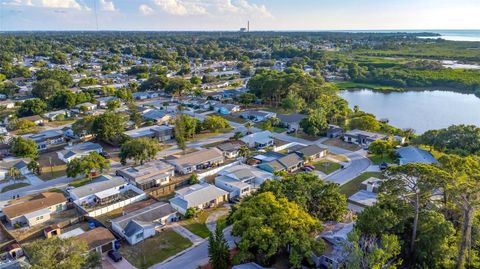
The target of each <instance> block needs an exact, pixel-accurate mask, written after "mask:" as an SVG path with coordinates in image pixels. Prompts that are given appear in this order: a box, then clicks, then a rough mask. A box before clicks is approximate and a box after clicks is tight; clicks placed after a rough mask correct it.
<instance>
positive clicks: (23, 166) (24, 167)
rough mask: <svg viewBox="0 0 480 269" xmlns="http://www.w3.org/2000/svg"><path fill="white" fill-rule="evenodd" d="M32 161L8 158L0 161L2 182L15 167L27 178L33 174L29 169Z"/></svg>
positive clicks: (0, 178)
mask: <svg viewBox="0 0 480 269" xmlns="http://www.w3.org/2000/svg"><path fill="white" fill-rule="evenodd" d="M29 162H30V159H27V158H25V159H22V158H7V159H4V160H2V161H0V180H3V179H5V177H6V176H7V175H8V171H9V170H10V169H11V168H12V167H14V168H16V169H18V171H20V174H21V175H23V176H25V175H28V174H30V173H31V171H30V170H29V169H28V163H29Z"/></svg>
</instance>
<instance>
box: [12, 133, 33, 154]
mask: <svg viewBox="0 0 480 269" xmlns="http://www.w3.org/2000/svg"><path fill="white" fill-rule="evenodd" d="M10 150H11V151H12V153H13V154H15V156H17V157H22V158H31V159H36V158H38V149H37V143H35V141H33V140H31V139H28V138H23V137H21V136H19V137H14V138H12V142H11V147H10Z"/></svg>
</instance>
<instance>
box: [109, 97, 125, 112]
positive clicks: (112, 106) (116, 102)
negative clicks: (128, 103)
mask: <svg viewBox="0 0 480 269" xmlns="http://www.w3.org/2000/svg"><path fill="white" fill-rule="evenodd" d="M121 104H122V101H120V100H111V101H109V102H108V103H107V108H108V110H111V111H115V110H116V109H117V108H119V107H120V105H121Z"/></svg>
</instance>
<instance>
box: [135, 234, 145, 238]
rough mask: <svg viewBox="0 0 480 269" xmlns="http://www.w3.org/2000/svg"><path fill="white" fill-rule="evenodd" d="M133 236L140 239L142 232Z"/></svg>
mask: <svg viewBox="0 0 480 269" xmlns="http://www.w3.org/2000/svg"><path fill="white" fill-rule="evenodd" d="M135 238H136V239H142V238H143V232H141V233H139V234H137V235H136V236H135Z"/></svg>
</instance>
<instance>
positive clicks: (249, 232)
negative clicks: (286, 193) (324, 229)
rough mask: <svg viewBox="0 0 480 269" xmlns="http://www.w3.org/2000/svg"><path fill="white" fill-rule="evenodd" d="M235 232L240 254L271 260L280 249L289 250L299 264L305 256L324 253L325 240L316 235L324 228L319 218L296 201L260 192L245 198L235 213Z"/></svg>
mask: <svg viewBox="0 0 480 269" xmlns="http://www.w3.org/2000/svg"><path fill="white" fill-rule="evenodd" d="M231 219H232V221H233V230H232V234H233V235H235V236H239V237H240V238H241V239H240V241H239V242H238V249H239V255H240V256H239V257H241V258H242V260H245V259H250V258H254V259H255V260H256V261H258V262H260V263H261V264H268V263H269V261H270V259H271V258H272V257H273V256H274V255H276V254H277V253H278V252H279V251H280V250H287V248H288V250H289V252H288V253H289V261H290V263H291V264H292V266H293V267H295V268H299V267H300V265H301V262H302V260H303V259H304V258H307V259H308V258H310V257H311V255H312V254H313V253H314V252H315V253H321V251H322V249H323V245H322V243H321V241H317V240H315V238H314V237H313V236H312V234H313V235H315V234H318V233H319V232H320V231H321V226H320V223H319V222H318V220H316V219H315V218H313V217H311V216H310V215H309V214H308V213H307V212H305V211H304V210H303V209H302V208H301V207H299V206H298V205H297V204H296V203H292V202H289V201H288V200H287V199H285V198H276V197H275V195H274V194H273V193H271V192H263V193H258V194H255V195H253V196H252V197H250V198H249V199H247V200H245V201H243V202H242V203H241V204H240V205H239V206H238V208H237V209H236V210H235V211H234V212H233V213H232V215H231Z"/></svg>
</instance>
